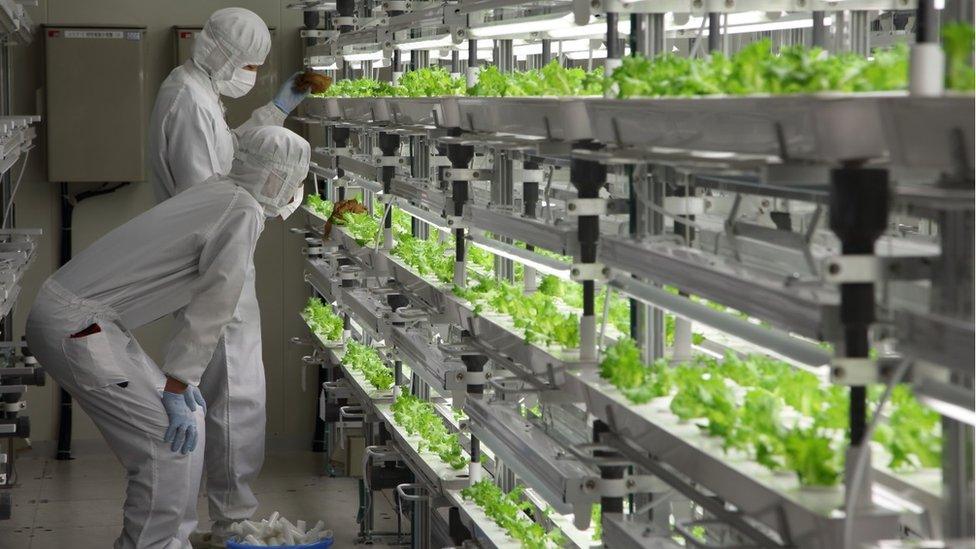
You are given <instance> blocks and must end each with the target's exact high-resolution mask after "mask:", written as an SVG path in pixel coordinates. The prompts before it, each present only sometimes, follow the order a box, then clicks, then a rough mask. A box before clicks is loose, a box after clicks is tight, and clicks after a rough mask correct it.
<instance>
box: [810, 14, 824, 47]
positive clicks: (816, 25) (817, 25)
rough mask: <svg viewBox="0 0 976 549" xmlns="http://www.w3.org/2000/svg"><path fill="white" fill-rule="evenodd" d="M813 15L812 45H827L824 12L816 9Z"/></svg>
mask: <svg viewBox="0 0 976 549" xmlns="http://www.w3.org/2000/svg"><path fill="white" fill-rule="evenodd" d="M812 16H813V32H812V34H813V39H812V43H813V44H812V45H813V47H815V48H826V47H827V27H826V26H824V12H822V11H815V12H813V14H812Z"/></svg>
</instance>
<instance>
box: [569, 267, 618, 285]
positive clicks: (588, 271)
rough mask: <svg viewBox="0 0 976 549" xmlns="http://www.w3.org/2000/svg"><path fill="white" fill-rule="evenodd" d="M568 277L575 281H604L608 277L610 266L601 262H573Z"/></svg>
mask: <svg viewBox="0 0 976 549" xmlns="http://www.w3.org/2000/svg"><path fill="white" fill-rule="evenodd" d="M569 277H570V278H571V279H572V280H574V281H576V282H579V281H582V280H595V281H597V282H605V281H606V280H607V279H609V278H610V268H609V267H607V266H606V265H604V264H603V263H573V266H572V267H570V269H569Z"/></svg>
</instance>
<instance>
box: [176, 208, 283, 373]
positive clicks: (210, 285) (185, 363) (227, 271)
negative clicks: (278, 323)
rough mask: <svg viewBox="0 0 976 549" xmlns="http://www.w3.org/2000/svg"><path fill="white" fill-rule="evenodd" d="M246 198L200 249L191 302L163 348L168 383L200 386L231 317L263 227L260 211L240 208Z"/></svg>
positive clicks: (230, 210) (178, 318)
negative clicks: (176, 382) (171, 381)
mask: <svg viewBox="0 0 976 549" xmlns="http://www.w3.org/2000/svg"><path fill="white" fill-rule="evenodd" d="M246 199H247V198H246V193H245V191H243V190H242V189H241V190H239V191H238V193H237V196H236V198H235V203H234V204H231V205H230V207H229V208H228V213H225V215H224V217H223V218H222V219H220V220H218V221H217V223H216V224H215V225H214V228H213V229H211V234H210V235H208V237H207V241H206V243H205V244H204V246H203V251H202V253H201V256H200V267H199V271H200V278H199V279H198V280H197V282H196V287H195V288H194V292H193V297H192V298H191V300H190V303H189V304H188V305H187V306H186V307H184V308H183V309H182V310H181V311H180V312H179V313H178V314H177V316H176V322H177V326H176V333H175V335H174V336H173V339H172V340H171V341H170V343H169V346H168V347H167V349H166V359H165V360H164V362H163V368H162V370H163V373H164V374H166V376H167V377H169V378H172V379H175V380H177V381H181V382H183V383H186V384H189V385H199V384H200V378H201V376H202V375H203V371H204V370H205V369H206V368H207V364H209V363H210V359H211V357H212V356H213V354H214V350H215V349H216V347H217V342H218V341H219V340H220V336H221V335H222V334H223V331H224V327H225V326H226V325H227V324H229V323H230V322H231V320H233V318H234V313H235V310H236V308H237V302H238V300H239V299H240V296H241V292H242V290H243V288H244V277H245V273H246V272H247V269H248V268H250V267H251V263H252V262H253V261H254V248H255V246H256V245H257V241H258V237H259V236H260V235H261V229H262V228H263V223H264V218H263V214H262V212H260V210H257V209H251V208H245V207H241V205H240V203H239V201H241V200H246Z"/></svg>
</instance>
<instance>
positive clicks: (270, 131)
mask: <svg viewBox="0 0 976 549" xmlns="http://www.w3.org/2000/svg"><path fill="white" fill-rule="evenodd" d="M310 155H311V147H310V146H309V144H308V141H305V140H304V139H302V138H301V137H300V136H299V135H298V134H296V133H295V132H293V131H291V130H288V129H285V128H281V127H278V126H260V127H257V128H252V129H248V130H245V131H243V132H241V133H240V135H239V136H238V139H237V152H235V153H234V164H233V166H232V167H231V170H230V175H229V177H230V179H231V180H232V181H233V182H234V183H236V184H238V185H240V186H241V187H244V188H245V189H247V191H248V192H249V193H251V196H253V197H254V199H255V200H257V201H258V202H259V203H260V204H261V205H262V206H264V212H265V215H267V216H268V217H275V216H281V217H282V218H283V219H285V218H287V217H288V216H289V215H290V214H291V213H292V212H294V211H295V209H297V207H295V208H292V207H290V206H289V204H291V206H295V205H296V204H301V202H302V196H303V194H304V193H303V187H302V186H303V184H304V182H305V176H306V175H308V162H309V157H310Z"/></svg>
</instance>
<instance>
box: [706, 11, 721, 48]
mask: <svg viewBox="0 0 976 549" xmlns="http://www.w3.org/2000/svg"><path fill="white" fill-rule="evenodd" d="M721 50H722V14H721V13H709V14H708V51H709V52H713V51H721Z"/></svg>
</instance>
